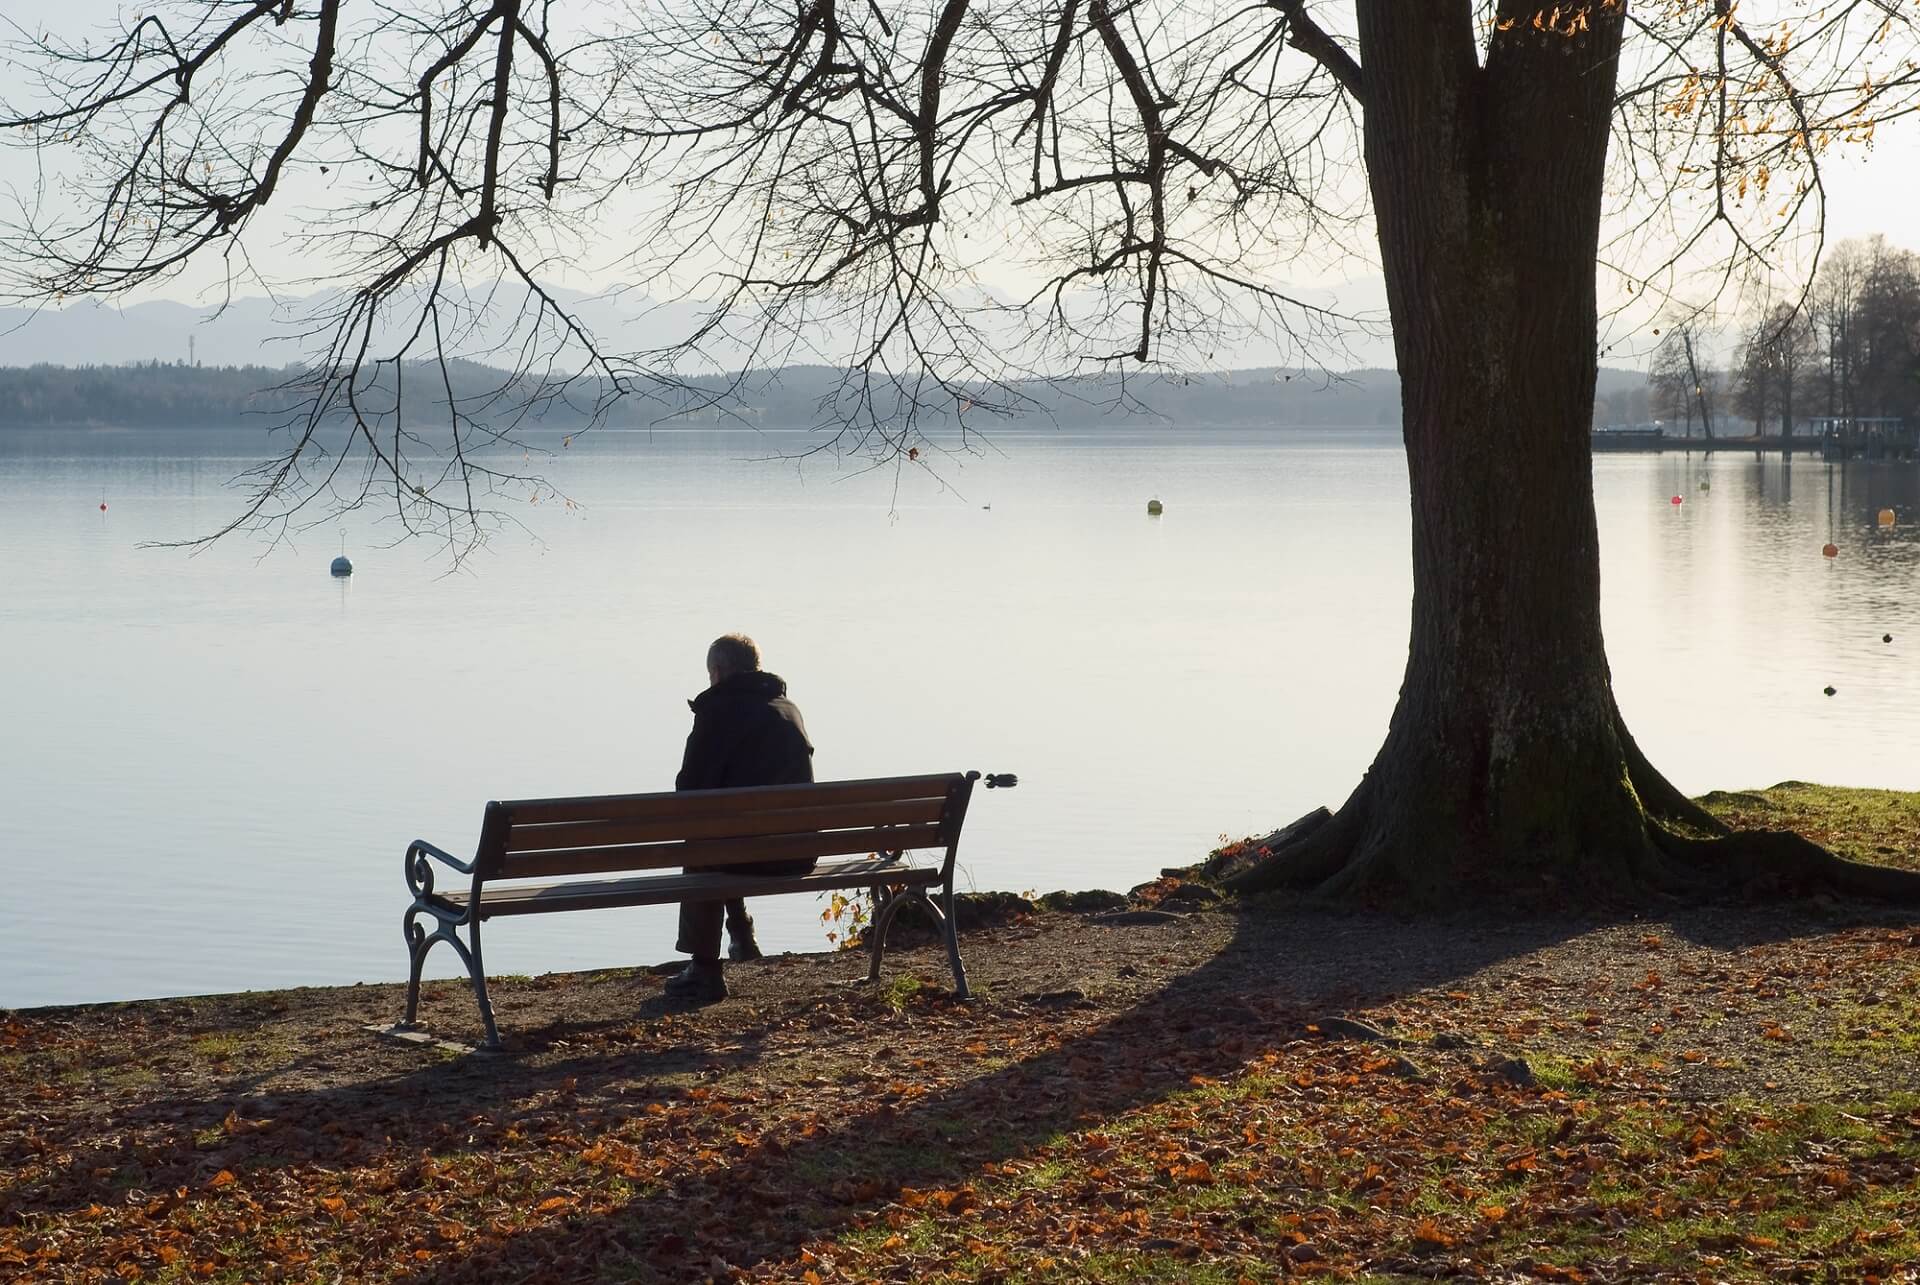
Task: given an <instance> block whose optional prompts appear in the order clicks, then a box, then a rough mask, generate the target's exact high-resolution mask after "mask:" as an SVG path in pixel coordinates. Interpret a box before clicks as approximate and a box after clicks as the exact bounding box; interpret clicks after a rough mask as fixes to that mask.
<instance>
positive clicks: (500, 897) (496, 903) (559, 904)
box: [439, 857, 940, 919]
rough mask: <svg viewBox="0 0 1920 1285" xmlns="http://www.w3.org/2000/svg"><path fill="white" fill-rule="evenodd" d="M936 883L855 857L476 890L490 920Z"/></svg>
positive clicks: (461, 898)
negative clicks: (749, 870) (768, 870)
mask: <svg viewBox="0 0 1920 1285" xmlns="http://www.w3.org/2000/svg"><path fill="white" fill-rule="evenodd" d="M939 881H940V871H939V869H938V868H937V867H930V866H914V865H909V864H906V863H904V862H899V861H883V860H881V859H879V858H875V857H858V858H854V859H852V860H848V861H834V862H828V863H826V864H823V865H821V866H819V867H817V868H815V869H814V870H813V871H812V872H811V873H809V874H803V875H727V874H691V875H688V874H670V875H649V876H642V877H640V878H635V879H592V880H575V881H572V882H567V883H546V884H524V883H523V884H513V885H505V886H503V885H492V886H486V887H483V888H482V889H481V892H480V917H481V918H482V919H490V918H492V917H493V916H495V915H537V914H545V913H547V912H550V911H560V910H593V909H596V908H611V907H615V906H653V905H662V904H666V903H670V902H677V901H700V900H715V901H717V900H721V899H723V898H727V897H757V896H762V895H765V894H768V893H780V892H816V891H826V890H828V889H833V888H869V887H872V886H873V885H874V884H876V883H884V884H890V885H892V884H906V885H929V884H934V883H938V882H939ZM439 899H440V900H442V901H444V902H446V903H447V904H448V905H449V906H451V907H453V908H454V909H456V910H458V909H463V908H464V907H465V906H466V903H467V893H466V892H465V891H459V892H454V891H449V892H447V893H445V894H442V895H441V896H440V898H439Z"/></svg>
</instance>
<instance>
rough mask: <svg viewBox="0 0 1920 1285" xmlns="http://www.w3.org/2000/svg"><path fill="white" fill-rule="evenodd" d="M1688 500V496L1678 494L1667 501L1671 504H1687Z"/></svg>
mask: <svg viewBox="0 0 1920 1285" xmlns="http://www.w3.org/2000/svg"><path fill="white" fill-rule="evenodd" d="M1686 502H1687V497H1686V496H1684V495H1676V496H1674V497H1673V498H1672V499H1671V500H1668V501H1667V503H1669V504H1685V503H1686Z"/></svg>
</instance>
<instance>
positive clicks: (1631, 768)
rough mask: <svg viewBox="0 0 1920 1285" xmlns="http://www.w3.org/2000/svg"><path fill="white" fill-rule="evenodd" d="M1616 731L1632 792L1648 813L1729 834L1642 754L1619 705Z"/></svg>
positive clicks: (1615, 715)
mask: <svg viewBox="0 0 1920 1285" xmlns="http://www.w3.org/2000/svg"><path fill="white" fill-rule="evenodd" d="M1613 731H1614V735H1616V736H1618V737H1619V738H1620V750H1621V753H1623V754H1624V755H1625V756H1626V760H1627V780H1628V781H1630V782H1632V784H1633V792H1634V793H1635V794H1638V795H1639V796H1640V806H1641V807H1643V808H1645V809H1646V810H1647V815H1648V816H1651V817H1654V818H1657V819H1658V820H1661V821H1664V822H1666V823H1668V824H1669V825H1673V824H1679V825H1687V826H1692V827H1693V828H1694V829H1696V830H1701V831H1704V832H1705V833H1707V834H1714V835H1725V834H1727V833H1729V831H1728V830H1727V826H1726V823H1725V822H1723V821H1721V820H1720V818H1719V817H1717V816H1715V815H1713V813H1711V812H1709V811H1707V810H1706V809H1705V808H1703V807H1701V806H1700V805H1699V804H1698V803H1695V802H1694V801H1693V800H1692V799H1690V798H1688V797H1687V796H1686V795H1684V794H1682V793H1681V792H1680V791H1679V789H1678V788H1676V787H1675V786H1674V784H1673V782H1671V781H1669V780H1667V778H1666V776H1665V775H1663V774H1662V773H1661V771H1660V769H1659V768H1657V767H1655V766H1654V765H1653V764H1652V763H1651V762H1650V761H1649V760H1648V759H1647V756H1646V755H1645V754H1643V753H1641V751H1640V746H1639V743H1638V742H1636V741H1635V740H1634V739H1633V733H1632V732H1629V731H1628V730H1627V721H1626V720H1625V719H1624V718H1621V717H1620V707H1619V706H1618V705H1615V706H1614V709H1613Z"/></svg>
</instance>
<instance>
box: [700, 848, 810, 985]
mask: <svg viewBox="0 0 1920 1285" xmlns="http://www.w3.org/2000/svg"><path fill="white" fill-rule="evenodd" d="M811 869H813V861H812V860H811V859H808V860H805V861H757V862H754V863H752V864H750V865H742V866H729V867H728V871H729V872H730V873H734V874H743V875H749V874H751V875H803V874H806V873H807V872H808V871H809V870H811ZM687 873H689V874H695V873H699V874H711V873H713V872H712V871H711V870H704V871H691V870H690V871H688V872H687ZM722 925H725V926H727V927H728V928H730V929H731V930H732V932H733V935H734V936H736V937H739V936H741V935H743V934H744V933H745V932H746V929H747V903H746V901H745V900H744V899H742V898H740V897H731V898H728V899H727V900H726V901H683V902H681V903H680V940H679V941H678V942H677V943H675V944H674V949H675V950H677V951H680V952H681V953H682V954H687V955H692V956H693V957H694V958H695V959H698V960H704V961H707V962H709V963H711V962H713V961H714V960H717V959H719V958H720V929H721V927H722Z"/></svg>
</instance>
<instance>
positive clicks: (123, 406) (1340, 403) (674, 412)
mask: <svg viewBox="0 0 1920 1285" xmlns="http://www.w3.org/2000/svg"><path fill="white" fill-rule="evenodd" d="M447 374H448V380H447V382H450V383H451V384H452V387H453V397H454V400H455V402H456V403H457V404H458V405H459V406H460V408H461V412H462V414H463V415H466V416H468V417H470V418H471V419H473V420H476V421H485V420H487V419H490V418H491V419H493V420H496V421H498V420H504V419H506V418H508V417H515V416H523V415H526V414H534V415H537V416H538V418H539V419H540V421H541V422H542V424H543V425H545V426H547V427H551V428H555V429H561V430H570V429H577V428H580V427H583V426H585V425H586V424H588V423H590V422H593V420H594V411H595V407H596V404H599V403H601V402H602V401H603V398H602V397H601V394H602V393H603V392H604V389H603V388H601V387H600V386H598V385H595V384H591V383H588V382H581V383H580V384H579V385H578V386H576V387H574V388H572V389H569V390H568V394H567V395H566V396H564V397H558V398H551V399H548V398H545V397H543V396H542V395H541V390H539V389H537V388H535V387H532V386H530V385H529V386H521V385H520V384H519V383H518V382H517V381H515V380H514V379H513V377H512V376H510V375H509V374H508V373H507V372H504V371H500V370H495V369H493V368H491V367H487V366H482V365H478V364H475V363H464V362H456V363H452V364H451V365H450V366H449V367H448V372H447ZM1606 375H1607V376H1609V377H1611V378H1612V379H1613V380H1614V381H1615V382H1616V383H1617V382H1620V381H1621V380H1628V381H1631V380H1632V376H1631V375H1629V374H1627V373H1626V372H1615V371H1609V372H1606ZM303 378H304V372H302V371H301V370H300V369H299V368H297V367H288V368H284V369H275V368H273V367H268V366H219V367H214V366H198V365H189V364H187V363H185V362H171V363H163V362H157V361H156V362H146V363H141V364H137V365H125V366H52V365H37V366H26V367H0V428H31V427H87V426H96V427H119V428H230V427H243V426H250V427H261V428H265V427H271V426H273V425H276V424H279V423H282V422H285V421H287V420H288V419H289V417H291V416H293V415H296V414H298V413H299V412H300V410H301V408H302V407H303V405H304V399H305V397H306V392H305V388H304V386H303ZM404 382H405V388H406V400H405V402H404V403H399V402H398V400H397V399H396V398H395V397H394V395H393V391H392V388H391V387H390V385H387V384H384V383H381V382H375V383H372V384H370V385H369V386H367V387H366V388H365V389H364V390H363V393H362V396H363V398H364V402H365V404H366V405H368V406H372V407H376V408H380V407H384V408H385V409H386V411H387V413H389V414H391V412H392V410H393V409H394V408H395V407H396V406H399V408H400V409H402V410H404V411H405V413H406V415H407V416H408V417H409V419H410V420H412V421H414V422H417V423H419V424H420V425H422V426H423V428H424V427H425V426H429V425H431V424H432V422H433V420H434V419H435V417H436V416H437V417H438V418H439V419H442V420H444V419H445V415H446V411H445V405H446V391H445V386H444V384H443V383H442V380H441V378H440V374H439V372H438V371H437V370H434V371H432V372H427V371H424V370H423V371H422V372H421V375H420V377H417V378H416V377H414V376H412V375H409V376H408V377H407V379H406V380H405V381H404ZM634 392H635V394H636V395H634V396H631V397H628V398H625V399H623V400H618V401H615V402H613V403H612V404H611V408H610V409H609V410H607V412H606V414H605V416H604V418H603V420H602V422H604V423H606V424H608V425H610V426H613V427H627V428H631V427H642V426H650V425H665V426H673V425H676V424H684V425H702V426H713V425H722V424H727V423H739V424H747V425H752V426H755V427H768V428H771V427H786V428H791V427H807V426H810V425H813V424H826V423H831V422H833V419H834V416H835V415H836V414H838V413H841V412H843V411H844V407H837V406H836V405H835V400H836V398H841V397H845V396H846V395H847V381H846V380H845V379H844V377H843V372H841V371H838V370H835V369H832V368H830V367H825V366H790V367H787V368H785V369H782V370H778V371H755V372H748V373H747V374H745V375H736V376H727V377H721V376H698V377H690V378H688V379H687V380H685V381H683V382H682V383H680V384H678V385H667V384H661V383H653V384H641V385H636V386H635V387H634ZM914 396H915V395H914V394H912V393H909V392H907V391H904V390H903V391H901V393H900V395H899V400H900V407H899V410H900V412H901V413H903V414H904V413H908V412H909V411H911V412H912V413H915V414H918V415H921V416H925V415H927V414H928V413H929V412H928V410H927V408H926V407H925V406H924V405H919V406H917V407H916V406H915V405H914ZM416 399H418V400H416ZM882 409H884V408H882ZM376 413H378V412H377V411H376ZM945 414H946V416H947V417H948V418H949V419H956V418H957V419H961V420H964V421H965V422H966V423H968V424H970V425H973V426H976V427H979V428H981V429H983V430H986V431H993V430H995V429H1004V428H1006V427H1009V426H1011V425H1016V424H1018V425H1029V424H1031V425H1034V426H1046V425H1049V424H1059V425H1086V424H1095V423H1098V424H1108V425H1112V424H1122V425H1136V424H1137V425H1141V426H1153V425H1177V426H1195V427H1246V428H1260V427H1291V426H1329V427H1344V428H1358V427H1369V428H1371V427H1383V428H1398V426H1399V423H1400V387H1399V380H1398V379H1397V378H1396V377H1395V376H1394V374H1393V372H1391V371H1378V370H1373V371H1355V372H1351V373H1349V374H1347V375H1343V376H1339V377H1329V376H1327V375H1325V374H1322V373H1319V372H1308V371H1298V370H1274V369H1263V370H1250V371H1234V372H1231V373H1211V374H1196V375H1169V374H1154V375H1138V374H1135V375H1130V376H1128V377H1126V378H1124V379H1122V378H1121V377H1119V376H1115V375H1090V376H1083V377H1078V378H1072V379H1064V380H1059V381H1055V382H1042V381H1029V382H1026V383H1023V384H1019V385H1016V386H1014V387H1013V388H1011V389H1009V388H1006V387H997V388H993V389H988V388H984V387H983V388H981V389H980V390H979V391H978V396H977V399H974V398H966V397H964V396H963V397H962V398H961V399H960V400H958V401H956V403H955V404H954V405H953V406H952V407H950V408H948V409H947V410H946V412H945Z"/></svg>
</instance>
